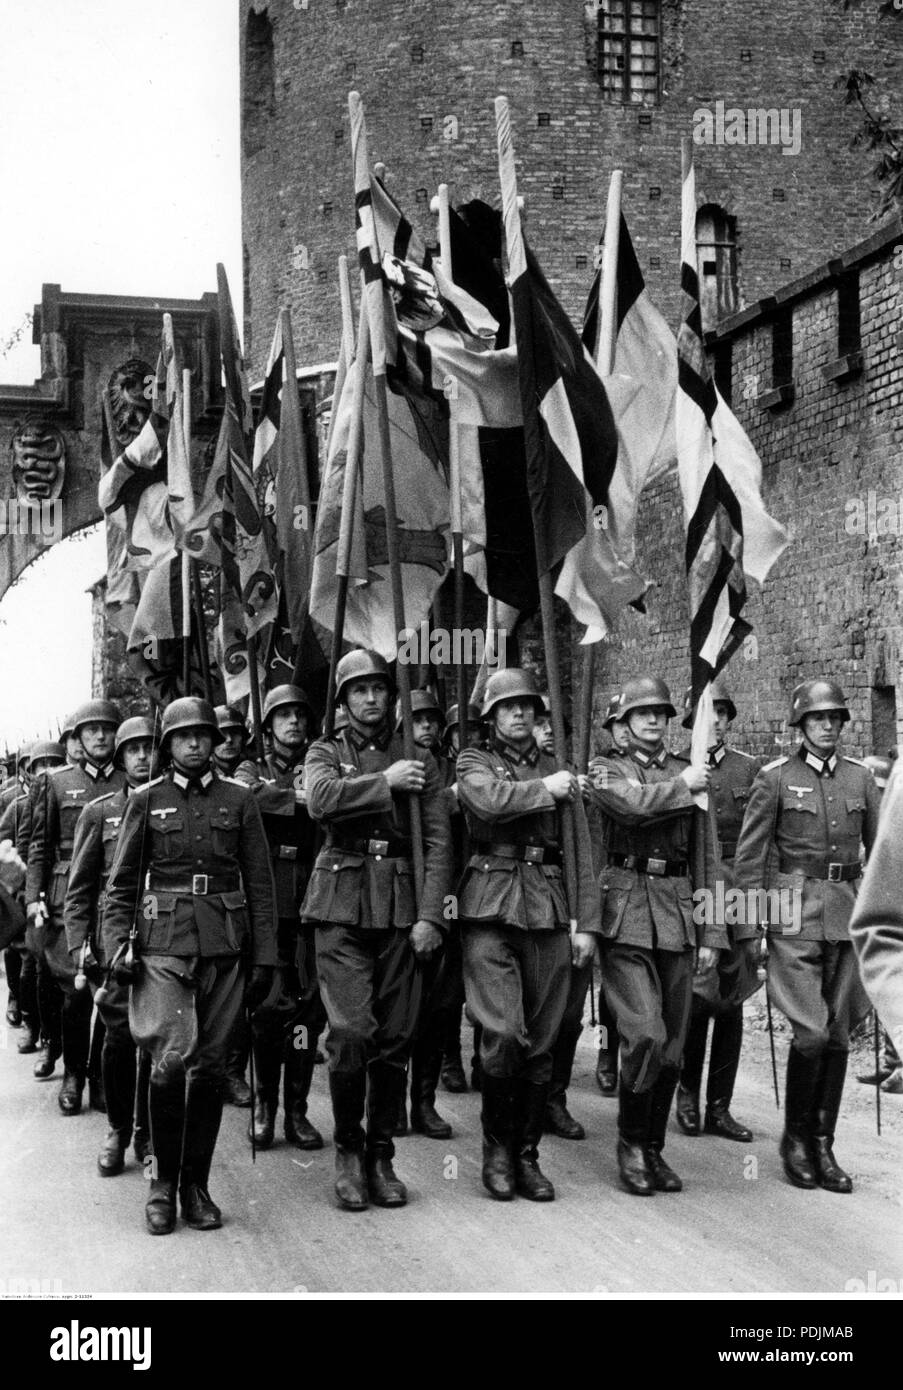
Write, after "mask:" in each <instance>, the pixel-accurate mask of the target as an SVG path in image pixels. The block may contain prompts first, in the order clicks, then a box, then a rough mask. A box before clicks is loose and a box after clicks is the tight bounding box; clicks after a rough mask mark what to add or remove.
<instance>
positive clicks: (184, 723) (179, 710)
mask: <svg viewBox="0 0 903 1390" xmlns="http://www.w3.org/2000/svg"><path fill="white" fill-rule="evenodd" d="M197 728H202V729H206V730H207V731H208V733H210V734H212V735H213V742H214V745H215V744H217V743H222V741H223V736H222V734H221V733H220V731H219V725H218V724H217V722H216V711H215V710H214V708H213V706H212V705H211V704H210V703H209V702H208V701H207V700H202V699H200V698H199V697H198V696H197V695H186V696H183V697H182V699H180V700H173V702H172V704H171V705H167V706H166V709H165V710H164V711H163V724H162V726H161V729H160V743H161V744H165V743H166V740H167V739H168V738H169V735H170V734H174V733H175V732H176V730H177V729H197Z"/></svg>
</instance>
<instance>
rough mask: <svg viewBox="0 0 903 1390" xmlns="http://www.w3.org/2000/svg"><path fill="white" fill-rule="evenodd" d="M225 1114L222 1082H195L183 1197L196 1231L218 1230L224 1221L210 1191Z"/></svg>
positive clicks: (185, 1149) (181, 1179) (188, 1219)
mask: <svg viewBox="0 0 903 1390" xmlns="http://www.w3.org/2000/svg"><path fill="white" fill-rule="evenodd" d="M222 1116H223V1097H222V1092H221V1090H220V1087H219V1085H218V1083H216V1082H213V1081H207V1080H205V1079H195V1080H193V1081H191V1082H190V1083H189V1086H188V1097H187V1100H186V1103H185V1142H184V1144H183V1146H182V1169H181V1172H180V1173H179V1198H180V1200H181V1204H182V1215H183V1216H184V1218H185V1220H186V1222H187V1223H188V1225H189V1226H191V1228H192V1230H195V1231H216V1230H218V1229H219V1227H220V1226H221V1225H222V1224H223V1216H222V1212H221V1211H220V1209H219V1207H218V1206H217V1205H216V1203H215V1202H214V1201H213V1199H212V1198H211V1196H210V1193H209V1192H208V1190H207V1186H208V1183H209V1181H210V1164H211V1163H212V1161H213V1151H214V1149H215V1148H216V1139H217V1135H218V1134H219V1127H220V1121H221V1120H222Z"/></svg>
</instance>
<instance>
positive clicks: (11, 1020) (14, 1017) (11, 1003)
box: [6, 990, 22, 1028]
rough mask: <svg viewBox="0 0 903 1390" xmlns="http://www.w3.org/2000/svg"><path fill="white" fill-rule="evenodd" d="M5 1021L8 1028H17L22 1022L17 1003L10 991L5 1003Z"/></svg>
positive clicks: (20, 1011)
mask: <svg viewBox="0 0 903 1390" xmlns="http://www.w3.org/2000/svg"><path fill="white" fill-rule="evenodd" d="M6 1021H7V1023H8V1024H9V1026H10V1028H18V1027H19V1025H20V1024H21V1022H22V1010H21V1009H20V1008H19V1001H18V999H17V998H16V996H15V995H14V994H13V992H12V990H10V992H9V996H8V998H7V1001H6Z"/></svg>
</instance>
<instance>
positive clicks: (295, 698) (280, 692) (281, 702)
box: [261, 685, 314, 728]
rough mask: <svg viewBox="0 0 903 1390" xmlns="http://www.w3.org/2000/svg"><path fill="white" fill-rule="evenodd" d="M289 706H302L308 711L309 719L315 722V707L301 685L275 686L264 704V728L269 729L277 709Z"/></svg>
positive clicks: (262, 717) (262, 718)
mask: <svg viewBox="0 0 903 1390" xmlns="http://www.w3.org/2000/svg"><path fill="white" fill-rule="evenodd" d="M287 705H300V706H301V707H302V709H304V710H306V711H307V717H308V719H309V720H311V721H313V718H314V711H313V706H312V705H311V703H310V700H309V699H308V698H307V695H306V694H305V692H304V691H303V690H302V689H301V687H300V685H275V686H274V687H273V689H272V690H268V691H267V696H266V699H265V700H264V702H263V714H262V715H261V722H262V724H263V727H264V728H266V727H267V724H268V723H269V719H270V715H271V714H274V713H275V712H276V710H277V709H285V707H286V706H287Z"/></svg>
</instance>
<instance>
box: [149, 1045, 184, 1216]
mask: <svg viewBox="0 0 903 1390" xmlns="http://www.w3.org/2000/svg"><path fill="white" fill-rule="evenodd" d="M148 1111H149V1115H150V1127H151V1135H152V1138H153V1146H154V1156H153V1159H152V1166H151V1170H150V1171H151V1185H150V1195H149V1197H148V1199H147V1204H146V1206H145V1208H144V1219H145V1223H146V1225H147V1229H148V1231H149V1232H150V1234H151V1235H152V1236H168V1235H169V1234H170V1233H171V1232H172V1231H173V1230H174V1229H175V1224H176V1187H177V1185H178V1181H179V1166H180V1164H181V1160H182V1139H183V1132H184V1128H185V1072H184V1070H183V1069H182V1068H181V1067H174V1068H173V1069H172V1071H171V1074H166V1073H165V1072H164V1071H163V1070H162V1069H161V1068H159V1067H155V1068H154V1069H153V1071H152V1073H151V1083H150V1087H149V1092H148Z"/></svg>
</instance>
